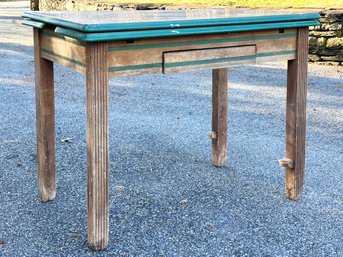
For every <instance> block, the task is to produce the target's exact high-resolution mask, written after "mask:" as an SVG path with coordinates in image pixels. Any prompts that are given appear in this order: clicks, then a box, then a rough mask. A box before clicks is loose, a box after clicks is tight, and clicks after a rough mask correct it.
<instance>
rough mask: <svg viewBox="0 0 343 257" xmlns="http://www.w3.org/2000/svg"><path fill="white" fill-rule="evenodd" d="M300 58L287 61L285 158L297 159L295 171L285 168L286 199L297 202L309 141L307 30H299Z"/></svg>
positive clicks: (300, 191) (301, 188)
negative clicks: (307, 125) (307, 133)
mask: <svg viewBox="0 0 343 257" xmlns="http://www.w3.org/2000/svg"><path fill="white" fill-rule="evenodd" d="M297 38H298V39H297V55H296V59H295V60H290V61H288V78H287V80H288V81H287V114H286V158H289V159H292V160H294V168H293V169H291V168H289V167H286V169H285V171H286V196H287V197H288V198H289V199H292V200H295V199H297V198H298V197H299V196H300V194H301V193H302V190H303V185H304V169H305V140H306V96H307V55H308V28H299V29H298V34H297Z"/></svg>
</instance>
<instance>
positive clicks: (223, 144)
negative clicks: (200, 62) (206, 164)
mask: <svg viewBox="0 0 343 257" xmlns="http://www.w3.org/2000/svg"><path fill="white" fill-rule="evenodd" d="M227 87H228V69H227V68H224V69H215V70H213V72H212V132H211V134H212V136H211V138H212V163H213V165H214V166H217V167H221V166H225V165H226V162H227V105H228V103H227V101H228V92H227Z"/></svg>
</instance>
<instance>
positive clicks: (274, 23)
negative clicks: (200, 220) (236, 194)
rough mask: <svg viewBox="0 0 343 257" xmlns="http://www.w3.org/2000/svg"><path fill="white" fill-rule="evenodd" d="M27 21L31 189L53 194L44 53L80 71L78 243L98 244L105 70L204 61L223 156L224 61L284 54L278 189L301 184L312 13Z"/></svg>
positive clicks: (104, 227) (223, 157)
mask: <svg viewBox="0 0 343 257" xmlns="http://www.w3.org/2000/svg"><path fill="white" fill-rule="evenodd" d="M23 17H25V18H26V19H25V20H24V21H23V23H24V24H26V25H29V26H32V27H33V28H34V55H35V77H36V80H35V84H36V87H35V88H36V116H37V163H38V180H39V192H40V198H41V200H42V201H43V202H46V201H50V200H53V199H54V198H55V195H56V180H55V116H54V112H55V111H54V81H53V62H56V63H59V64H62V65H64V66H66V67H69V68H72V69H74V70H76V71H78V72H81V73H85V74H86V94H87V177H88V182H87V184H88V187H87V192H88V243H89V246H90V247H91V248H92V249H95V250H100V249H104V248H106V247H107V245H108V234H109V199H108V184H109V179H108V178H109V175H108V173H109V171H108V158H109V157H108V156H109V150H108V137H109V133H108V131H109V126H108V105H109V100H108V99H109V98H108V90H109V89H108V78H109V77H120V76H129V75H140V74H147V73H161V72H162V73H165V74H169V73H174V72H181V71H190V70H199V69H212V70H213V73H212V77H213V83H212V131H211V132H210V138H211V140H212V163H213V165H215V166H218V167H220V166H224V165H226V163H227V104H228V103H227V102H228V98H227V87H228V68H227V67H228V66H230V65H239V64H246V63H260V62H266V61H268V62H269V61H280V60H284V61H286V60H287V61H288V75H287V108H286V158H285V159H283V160H280V164H281V165H282V166H284V167H285V177H286V182H285V184H286V196H287V197H288V198H289V199H297V198H298V197H299V195H300V194H301V192H302V189H303V184H304V164H305V134H306V93H307V55H308V53H307V52H308V26H315V25H318V21H317V19H318V18H319V15H318V14H316V13H295V14H294V13H292V14H290V13H287V12H280V11H272V10H268V11H257V10H246V9H225V8H223V9H199V10H186V11H185V10H183V11H179V10H177V11H113V12H25V13H24V15H23Z"/></svg>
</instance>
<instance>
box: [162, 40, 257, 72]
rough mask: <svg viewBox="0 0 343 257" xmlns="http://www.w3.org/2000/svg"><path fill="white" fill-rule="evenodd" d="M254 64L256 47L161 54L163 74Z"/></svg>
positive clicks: (234, 47)
mask: <svg viewBox="0 0 343 257" xmlns="http://www.w3.org/2000/svg"><path fill="white" fill-rule="evenodd" d="M245 63H256V45H245V46H233V47H221V48H208V49H196V50H186V51H172V52H163V73H174V72H180V71H191V70H202V69H218V68H225V67H228V66H230V65H236V64H245Z"/></svg>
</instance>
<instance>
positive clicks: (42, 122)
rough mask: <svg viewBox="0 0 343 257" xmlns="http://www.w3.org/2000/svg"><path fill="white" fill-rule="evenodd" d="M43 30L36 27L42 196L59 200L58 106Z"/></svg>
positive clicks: (38, 131)
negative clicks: (44, 54)
mask: <svg viewBox="0 0 343 257" xmlns="http://www.w3.org/2000/svg"><path fill="white" fill-rule="evenodd" d="M41 42H42V41H41V33H40V31H39V30H38V29H34V53H35V83H36V125H37V127H36V136H37V166H38V183H39V193H40V198H41V200H42V201H43V202H47V201H50V200H53V199H55V196H56V178H55V176H56V175H55V105H54V75H53V74H54V73H53V72H54V71H53V63H52V62H51V61H48V60H45V59H43V58H42V56H41Z"/></svg>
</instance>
